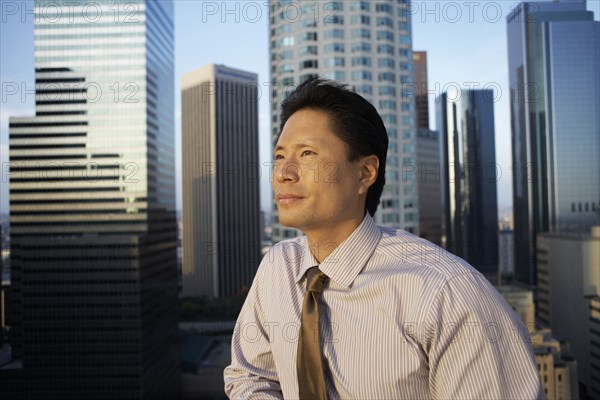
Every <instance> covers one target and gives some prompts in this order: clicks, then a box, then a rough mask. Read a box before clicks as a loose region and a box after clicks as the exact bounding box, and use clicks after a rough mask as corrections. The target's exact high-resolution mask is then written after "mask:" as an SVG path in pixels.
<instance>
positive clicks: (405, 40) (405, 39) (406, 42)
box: [398, 34, 410, 47]
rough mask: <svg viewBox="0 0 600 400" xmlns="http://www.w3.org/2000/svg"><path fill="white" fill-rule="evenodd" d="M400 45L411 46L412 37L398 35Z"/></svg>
mask: <svg viewBox="0 0 600 400" xmlns="http://www.w3.org/2000/svg"><path fill="white" fill-rule="evenodd" d="M398 43H400V44H403V45H405V46H406V47H409V46H410V36H408V35H404V34H400V35H398Z"/></svg>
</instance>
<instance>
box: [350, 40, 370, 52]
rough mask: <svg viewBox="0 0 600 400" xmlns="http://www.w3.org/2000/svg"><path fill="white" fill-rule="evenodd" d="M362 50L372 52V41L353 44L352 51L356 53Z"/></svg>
mask: <svg viewBox="0 0 600 400" xmlns="http://www.w3.org/2000/svg"><path fill="white" fill-rule="evenodd" d="M360 51H365V52H371V43H365V42H359V43H354V44H353V45H352V52H353V53H356V52H360Z"/></svg>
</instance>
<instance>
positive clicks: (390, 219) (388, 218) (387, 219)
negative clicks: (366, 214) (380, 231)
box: [381, 214, 400, 224]
mask: <svg viewBox="0 0 600 400" xmlns="http://www.w3.org/2000/svg"><path fill="white" fill-rule="evenodd" d="M381 218H382V219H383V222H384V223H387V224H389V223H398V222H400V218H399V217H398V214H383V215H382V216H381Z"/></svg>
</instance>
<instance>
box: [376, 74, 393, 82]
mask: <svg viewBox="0 0 600 400" xmlns="http://www.w3.org/2000/svg"><path fill="white" fill-rule="evenodd" d="M379 81H387V82H396V74H395V73H393V72H380V73H379Z"/></svg>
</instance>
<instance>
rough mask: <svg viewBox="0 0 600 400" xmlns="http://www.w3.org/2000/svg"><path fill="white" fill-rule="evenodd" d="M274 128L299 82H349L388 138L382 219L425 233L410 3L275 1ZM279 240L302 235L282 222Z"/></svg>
mask: <svg viewBox="0 0 600 400" xmlns="http://www.w3.org/2000/svg"><path fill="white" fill-rule="evenodd" d="M269 7H270V9H269V14H270V21H269V40H270V47H269V51H270V57H271V59H270V67H271V71H270V72H271V82H270V85H271V89H272V91H271V96H272V97H271V105H272V108H271V114H272V115H271V116H272V119H271V127H272V138H273V142H275V141H276V139H277V135H278V133H279V130H280V120H279V113H280V112H281V110H280V107H281V102H282V100H283V99H284V98H285V97H286V96H287V94H289V93H290V92H291V91H292V90H293V89H294V88H295V86H296V85H298V84H300V83H302V82H304V81H306V80H307V79H309V78H312V77H315V76H320V77H323V78H328V79H333V80H336V81H340V82H342V83H346V84H348V85H349V86H350V87H353V88H354V90H355V91H356V92H357V93H358V94H360V95H362V96H363V97H365V98H366V99H367V100H368V101H370V102H371V103H372V104H373V105H374V106H375V108H376V109H377V111H378V112H379V114H380V115H381V117H382V119H383V122H384V124H385V127H386V129H387V133H388V136H389V151H388V154H387V165H386V185H385V188H384V191H383V194H382V196H381V203H380V204H379V208H378V210H377V213H376V214H375V220H376V222H377V223H378V224H379V225H384V226H392V227H400V228H404V229H406V230H408V231H411V232H414V233H418V230H419V214H418V198H417V191H418V189H417V182H416V179H417V176H416V175H417V174H416V169H417V167H416V165H417V163H416V150H415V137H416V130H415V110H414V108H415V87H414V84H413V71H412V67H413V59H412V42H411V19H410V2H409V0H385V1H376V2H375V1H355V0H352V1H318V2H315V1H310V2H309V1H306V2H304V1H301V2H299V1H290V0H282V1H277V2H272V3H270V6H269ZM277 216H278V214H277V210H275V213H274V225H273V241H275V242H277V241H280V240H282V239H286V238H290V237H294V236H296V235H297V231H295V230H294V229H289V228H286V227H284V226H282V225H280V224H278V219H277Z"/></svg>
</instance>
